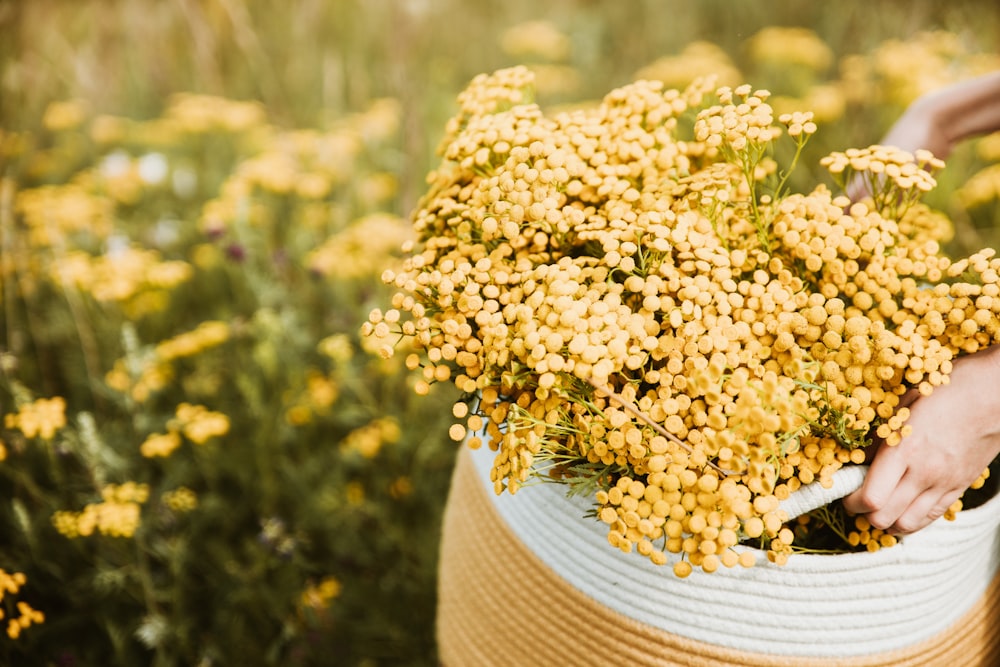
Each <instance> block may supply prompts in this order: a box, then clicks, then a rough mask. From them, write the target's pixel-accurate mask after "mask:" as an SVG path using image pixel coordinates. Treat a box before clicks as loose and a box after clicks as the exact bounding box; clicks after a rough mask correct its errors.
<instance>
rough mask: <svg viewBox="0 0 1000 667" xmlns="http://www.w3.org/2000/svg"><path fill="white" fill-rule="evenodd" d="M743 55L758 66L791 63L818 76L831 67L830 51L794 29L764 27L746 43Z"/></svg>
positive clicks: (807, 32)
mask: <svg viewBox="0 0 1000 667" xmlns="http://www.w3.org/2000/svg"><path fill="white" fill-rule="evenodd" d="M747 51H748V53H749V56H750V58H751V59H752V60H754V61H756V62H758V63H772V64H777V65H785V64H788V63H794V64H796V65H801V66H803V67H806V68H808V69H810V70H814V71H816V72H822V71H824V70H826V69H827V68H829V67H830V65H831V64H832V63H833V51H832V50H831V49H830V47H829V46H827V44H826V42H824V41H823V40H822V39H821V38H820V37H819V35H817V34H816V33H815V32H814V31H812V30H810V29H809V28H802V27H798V26H768V27H766V28H763V29H761V30H760V31H758V32H757V33H755V34H754V35H753V36H752V37H751V38H750V39H749V40H748V42H747Z"/></svg>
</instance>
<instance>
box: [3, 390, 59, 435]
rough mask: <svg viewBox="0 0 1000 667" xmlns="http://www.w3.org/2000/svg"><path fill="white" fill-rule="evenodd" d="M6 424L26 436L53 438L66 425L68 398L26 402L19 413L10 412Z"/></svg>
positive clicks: (40, 399) (5, 420)
mask: <svg viewBox="0 0 1000 667" xmlns="http://www.w3.org/2000/svg"><path fill="white" fill-rule="evenodd" d="M4 425H5V426H6V427H7V428H16V429H18V430H19V431H21V433H23V434H24V437H26V438H36V437H38V438H41V439H42V440H51V439H52V438H53V437H55V434H56V431H58V430H59V429H61V428H63V427H64V426H66V399H64V398H63V397H61V396H55V397H53V398H39V399H37V400H35V401H34V402H32V403H26V404H24V405H22V406H21V407H20V408H19V409H18V411H17V413H15V414H8V415H7V416H6V417H5V419H4Z"/></svg>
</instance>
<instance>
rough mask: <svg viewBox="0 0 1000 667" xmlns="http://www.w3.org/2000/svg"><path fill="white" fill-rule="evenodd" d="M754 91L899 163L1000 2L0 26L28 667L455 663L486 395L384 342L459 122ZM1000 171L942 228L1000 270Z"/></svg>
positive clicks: (109, 15)
mask: <svg viewBox="0 0 1000 667" xmlns="http://www.w3.org/2000/svg"><path fill="white" fill-rule="evenodd" d="M515 64H528V65H530V66H531V67H532V68H533V69H534V70H535V72H536V77H537V88H538V91H537V98H538V101H539V102H540V103H541V104H542V105H543V106H547V107H549V108H555V107H558V106H564V105H574V104H587V103H590V102H592V101H593V100H596V99H599V98H600V97H602V96H603V95H604V94H605V93H607V92H608V91H610V90H611V89H612V88H614V87H617V86H620V85H624V84H626V83H628V82H630V81H632V80H634V79H635V78H639V77H643V78H659V79H662V80H664V81H665V82H666V83H667V84H668V85H670V86H678V87H680V86H684V85H686V84H687V83H688V82H690V81H691V80H692V79H693V78H694V77H695V76H699V75H703V74H710V73H711V74H717V75H718V76H719V77H720V80H721V82H723V83H730V84H739V83H743V82H748V83H752V84H753V85H754V86H755V87H765V88H768V89H770V90H771V91H772V92H773V93H774V98H772V100H771V101H772V103H773V104H774V106H775V107H777V108H779V110H793V109H802V110H813V111H814V112H815V113H816V117H817V121H818V123H819V126H820V129H819V132H818V133H817V134H816V136H815V137H814V138H813V140H812V141H811V142H810V145H809V147H808V153H807V155H806V156H805V158H804V160H803V168H802V169H800V170H799V171H798V172H797V175H796V179H797V182H796V183H795V184H794V187H797V188H799V189H803V190H804V189H811V188H812V187H813V185H815V184H816V183H817V182H821V181H822V180H823V178H824V177H823V176H822V174H821V173H820V171H819V169H818V165H817V161H818V159H819V158H820V157H821V156H823V155H825V154H827V153H829V152H830V151H833V150H843V149H844V148H847V147H851V146H867V145H869V144H871V143H875V142H877V141H878V139H879V138H880V137H881V136H882V134H883V133H884V132H885V131H886V130H887V129H888V127H889V126H890V125H891V123H892V121H893V120H894V119H895V118H896V117H898V115H899V114H900V113H901V112H902V110H903V109H904V108H905V107H906V105H907V104H908V103H909V102H911V101H912V100H913V99H914V98H915V97H916V96H918V95H919V94H920V93H922V92H925V91H928V90H931V89H933V88H936V87H939V86H941V85H944V84H946V83H949V82H951V81H955V80H958V79H961V78H965V77H968V76H973V75H975V74H978V73H982V72H985V71H990V70H994V69H997V68H1000V6H997V5H996V4H995V3H987V2H981V1H978V0H954V1H952V2H948V3H940V2H933V1H930V0H909V1H904V0H883V1H881V2H877V3H874V2H870V1H869V2H859V1H857V0H844V1H843V2H839V3H805V2H802V3H774V2H766V1H764V0H751V1H745V2H735V1H723V0H701V1H698V2H695V1H689V2H680V1H670V0H661V1H656V0H626V1H624V2H615V3H611V2H598V1H597V0H553V1H551V2H545V3H539V2H537V1H534V2H529V1H526V0H507V1H506V2H503V3H500V2H468V1H465V2H461V1H459V0H353V1H352V0H325V1H324V0H297V1H293V2H285V3H272V2H263V1H262V0H246V1H245V2H240V1H239V0H203V1H200V0H169V1H164V0H90V1H86V2H70V1H67V0H35V1H33V2H23V1H18V0H0V416H2V417H3V420H2V422H0V611H2V613H3V616H2V617H0V629H2V630H3V632H0V664H3V665H104V664H114V665H206V666H207V665H237V664H238V665H434V664H436V656H435V649H434V641H433V619H434V604H435V565H436V559H437V539H438V532H439V522H440V513H441V509H442V506H443V503H444V500H445V497H446V493H447V487H448V478H449V475H450V472H451V465H452V461H453V456H454V454H455V451H456V445H455V444H454V443H453V442H451V441H450V440H449V439H448V436H447V428H448V425H449V424H450V423H451V418H450V414H449V406H450V404H451V402H452V400H453V398H454V397H455V394H454V393H453V392H454V389H453V388H449V387H446V386H440V387H435V390H434V391H432V392H431V395H430V396H428V397H421V396H417V395H416V394H415V392H414V390H413V387H414V382H415V380H416V379H418V378H419V377H420V375H419V371H417V372H416V373H414V372H411V371H409V370H407V369H406V368H404V367H403V365H402V361H401V358H402V357H403V356H404V355H397V357H395V358H393V359H390V360H383V359H381V358H379V357H378V356H377V355H375V354H372V352H371V351H370V350H368V349H366V347H365V346H366V342H365V340H363V339H362V338H361V337H360V336H359V333H358V330H359V327H360V325H361V323H362V322H363V321H365V319H366V317H367V314H368V311H369V310H370V309H371V308H373V307H376V306H384V305H385V304H386V302H387V299H388V293H387V291H386V290H385V289H384V288H383V287H382V286H381V282H380V280H379V275H380V273H381V271H382V270H383V269H384V268H386V267H389V266H391V265H392V263H393V262H394V261H395V260H394V257H395V256H396V255H397V253H398V248H399V246H400V244H401V243H402V242H403V241H404V240H406V239H407V238H408V237H409V230H408V224H407V220H406V216H407V215H408V213H409V212H410V211H411V210H412V209H413V208H414V206H415V205H416V203H417V201H418V199H419V197H420V195H421V193H422V191H423V187H424V178H425V175H426V173H427V172H428V170H430V169H432V168H433V167H434V165H435V160H436V157H435V152H434V151H435V148H436V146H437V144H438V141H439V140H440V138H441V136H442V135H443V133H444V126H445V123H446V121H447V119H448V117H449V116H450V115H451V114H452V113H454V111H455V109H456V107H455V96H456V95H457V94H458V92H460V91H461V90H462V89H463V87H464V86H465V85H466V83H467V82H468V81H469V80H470V79H471V78H472V77H473V76H475V75H476V74H478V73H480V72H487V71H492V70H494V69H497V68H500V67H507V66H511V65H515ZM998 172H1000V140H998V137H996V136H994V137H987V138H984V139H982V140H979V141H974V142H969V143H967V144H966V145H963V146H962V147H961V148H960V149H959V150H958V151H956V153H955V154H954V155H953V156H952V158H951V159H950V160H949V163H948V166H947V168H946V169H945V170H944V171H943V172H942V173H941V175H940V177H939V183H940V185H939V188H938V189H937V190H936V191H935V192H933V193H931V195H930V196H929V199H928V201H929V202H930V203H932V204H933V205H934V206H935V207H937V208H939V209H940V210H942V211H944V212H946V213H947V214H948V215H949V217H951V219H952V220H953V222H954V225H955V236H954V239H953V240H952V242H951V244H950V250H952V251H953V252H955V253H956V254H960V253H967V252H970V251H972V250H975V249H978V248H980V247H983V246H996V245H997V241H998V240H1000V218H998V215H1000V214H998V210H1000V207H998V206H997V200H998V194H997V193H998V190H1000V185H998V184H1000V176H998Z"/></svg>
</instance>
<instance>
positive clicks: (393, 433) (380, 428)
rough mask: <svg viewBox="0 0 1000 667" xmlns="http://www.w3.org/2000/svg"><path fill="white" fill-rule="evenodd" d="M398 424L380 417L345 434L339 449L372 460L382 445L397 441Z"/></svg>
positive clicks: (398, 435) (398, 433)
mask: <svg viewBox="0 0 1000 667" xmlns="http://www.w3.org/2000/svg"><path fill="white" fill-rule="evenodd" d="M400 435H401V433H400V430H399V423H398V422H397V421H396V420H395V419H393V418H392V417H381V418H379V419H376V420H374V421H372V422H371V423H369V424H366V425H364V426H362V427H360V428H356V429H354V430H353V431H351V432H350V433H348V434H347V437H345V438H344V439H343V440H342V441H341V443H340V447H341V449H342V450H344V451H349V452H356V453H358V454H360V455H361V456H362V457H364V458H366V459H373V458H375V457H376V456H378V453H379V452H380V451H381V450H382V445H385V444H391V443H394V442H398V441H399V437H400Z"/></svg>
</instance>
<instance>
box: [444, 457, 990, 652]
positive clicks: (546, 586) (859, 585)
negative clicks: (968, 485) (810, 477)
mask: <svg viewBox="0 0 1000 667" xmlns="http://www.w3.org/2000/svg"><path fill="white" fill-rule="evenodd" d="M492 459H493V453H492V452H490V451H488V450H485V449H484V450H480V451H475V452H473V451H468V450H465V451H463V452H462V454H461V455H460V456H459V460H458V465H457V467H456V469H455V474H454V477H453V481H452V489H451V495H450V497H449V501H448V506H447V508H446V511H445V517H444V528H443V538H442V551H441V564H440V575H441V578H440V584H439V609H438V619H437V621H438V644H439V651H440V658H441V661H442V664H444V665H446V666H448V667H457V666H461V665H476V666H485V665H505V666H513V665H649V666H653V665H706V666H707V665H713V666H714V665H733V666H735V665H741V666H750V667H756V666H768V665H816V666H823V667H825V666H830V667H833V666H838V667H839V666H848V665H850V666H854V665H866V666H869V665H871V666H874V665H884V666H886V667H889V666H890V665H891V666H893V667H898V666H900V665H912V666H915V665H922V666H932V665H935V666H936V665H941V666H942V667H953V666H956V665H962V666H963V667H968V666H972V665H994V664H1000V626H998V622H1000V583H998V580H997V576H996V574H997V570H998V563H1000V541H998V531H997V527H998V525H1000V499H998V498H994V499H992V500H991V501H989V502H988V503H987V504H985V505H983V506H980V507H978V508H976V509H971V510H966V511H963V512H961V513H959V516H958V518H957V519H956V520H955V521H953V522H946V521H943V520H941V521H938V522H937V523H935V524H934V525H932V526H931V527H929V528H927V529H925V530H923V531H921V532H920V533H917V534H914V535H912V536H909V537H907V538H905V539H903V540H902V541H901V543H900V544H899V545H897V546H895V547H892V548H888V549H882V550H880V551H878V552H876V553H859V554H844V555H835V556H828V555H809V554H798V555H794V556H792V557H791V558H790V559H789V561H788V563H787V564H786V565H784V566H775V565H772V564H770V563H768V562H767V560H766V558H765V557H764V555H763V554H761V556H760V558H758V562H757V565H756V566H755V567H752V568H749V569H743V568H740V567H737V568H733V569H720V570H719V571H717V572H715V573H713V574H704V573H702V572H700V571H697V570H696V571H695V572H694V573H692V575H691V576H690V577H689V578H687V579H678V578H676V577H674V576H673V574H672V573H671V571H670V568H669V566H668V567H657V566H655V565H653V564H652V563H650V562H649V561H648V560H647V559H645V558H641V557H637V556H636V555H635V554H625V553H621V552H620V551H618V550H615V549H612V548H609V546H608V544H607V538H606V531H605V529H604V527H603V526H602V525H601V524H600V523H599V522H597V521H595V520H593V519H590V518H585V517H584V514H585V512H586V511H587V509H588V505H587V503H586V501H585V500H580V499H573V498H567V497H566V495H565V493H564V491H565V489H564V488H562V487H560V486H558V485H546V484H543V485H538V486H535V487H531V488H529V489H526V490H524V491H522V492H520V493H518V494H517V495H514V496H507V495H505V496H503V497H497V496H495V494H494V493H493V490H492V483H491V482H490V480H489V470H490V466H491V463H492ZM862 479H863V471H862V470H861V469H858V468H853V469H845V470H843V471H841V472H840V473H838V476H837V477H836V478H835V484H834V487H833V488H832V489H829V490H825V489H822V487H819V486H818V485H813V486H810V487H805V489H803V490H802V491H800V492H798V493H796V494H793V497H792V498H791V499H789V501H786V503H788V504H787V505H786V506H785V509H786V510H787V511H788V512H789V514H790V515H795V514H798V513H801V512H804V511H808V510H809V509H811V508H813V507H817V506H819V505H822V504H825V503H828V502H830V501H831V500H832V499H834V498H835V497H840V496H843V495H846V494H847V493H849V492H850V491H852V490H853V489H855V488H857V487H858V486H859V485H860V482H861V480H862Z"/></svg>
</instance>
